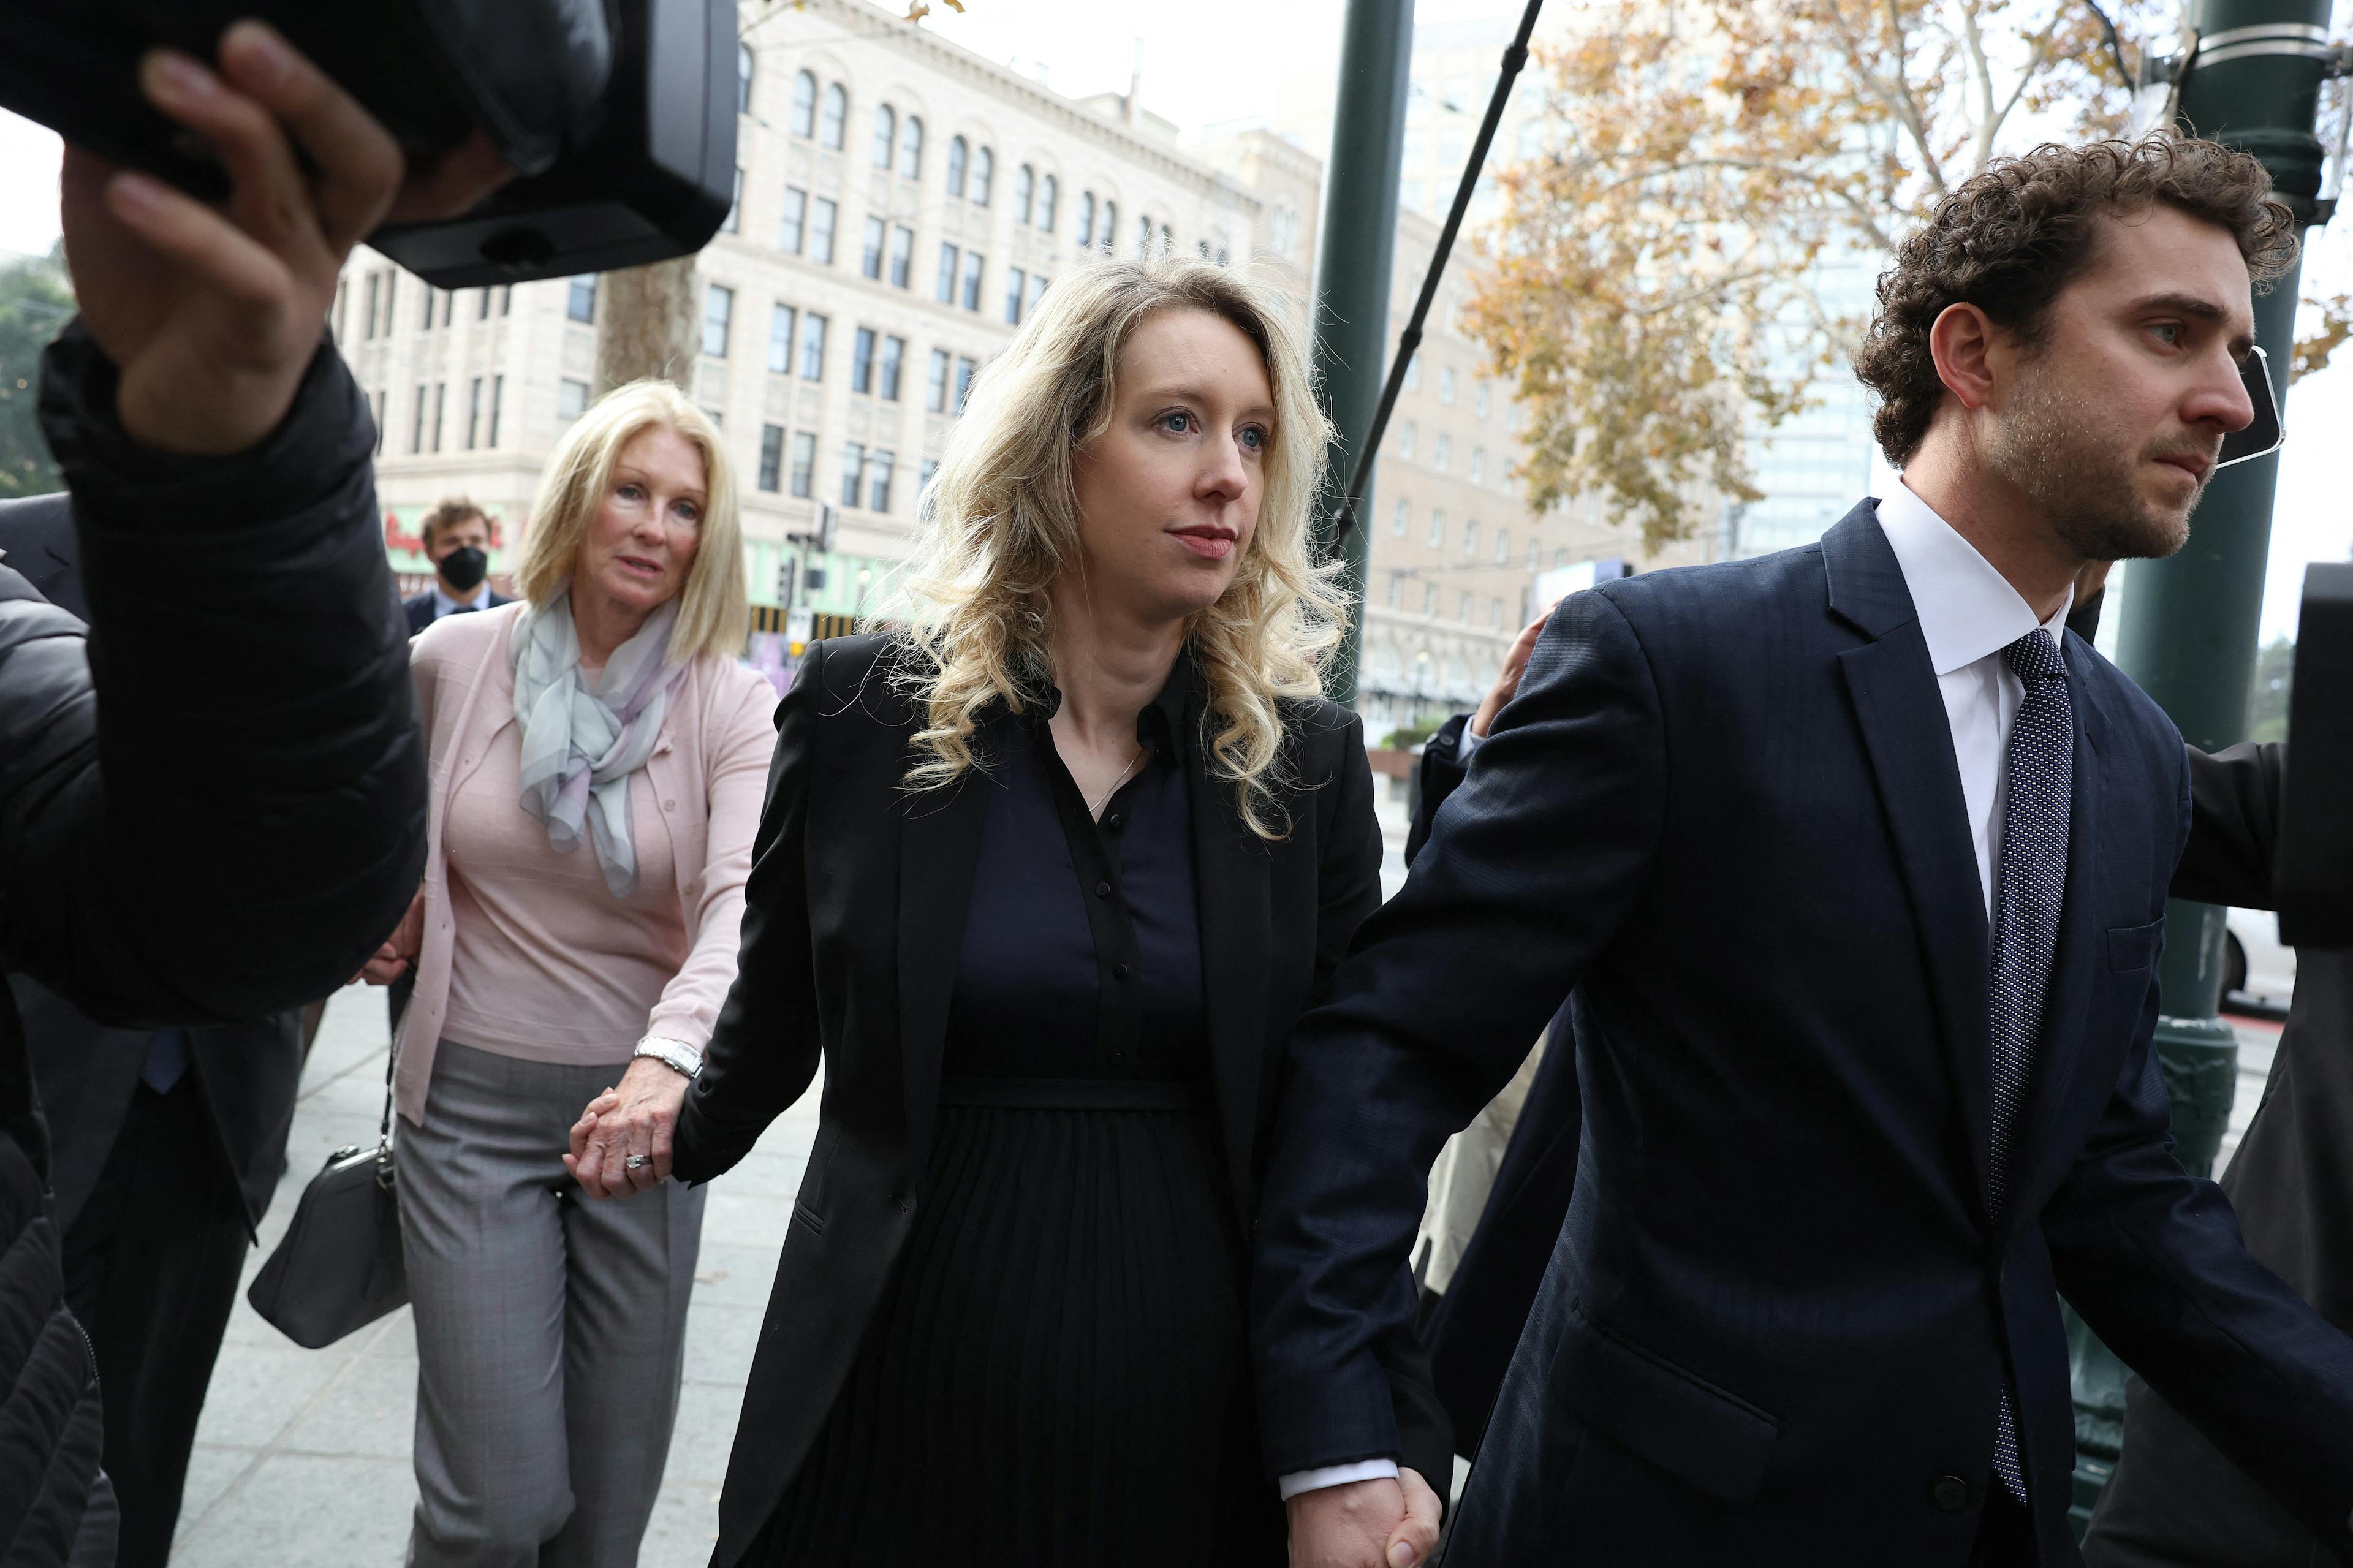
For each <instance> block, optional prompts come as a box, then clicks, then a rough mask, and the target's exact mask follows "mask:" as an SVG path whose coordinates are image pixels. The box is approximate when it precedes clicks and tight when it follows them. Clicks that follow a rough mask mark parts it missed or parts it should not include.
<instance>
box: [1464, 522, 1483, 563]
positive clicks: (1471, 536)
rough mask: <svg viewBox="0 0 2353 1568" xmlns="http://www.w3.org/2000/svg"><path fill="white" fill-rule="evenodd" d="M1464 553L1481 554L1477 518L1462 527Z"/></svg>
mask: <svg viewBox="0 0 2353 1568" xmlns="http://www.w3.org/2000/svg"><path fill="white" fill-rule="evenodd" d="M1462 553H1463V554H1465V555H1476V554H1478V553H1479V520H1478V519H1477V518H1475V517H1474V518H1472V520H1471V521H1469V522H1466V523H1464V524H1463V525H1462Z"/></svg>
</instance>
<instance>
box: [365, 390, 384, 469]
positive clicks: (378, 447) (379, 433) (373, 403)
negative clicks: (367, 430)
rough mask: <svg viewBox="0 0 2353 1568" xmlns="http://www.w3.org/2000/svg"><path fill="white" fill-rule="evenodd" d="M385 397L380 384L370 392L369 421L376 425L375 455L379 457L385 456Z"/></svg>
mask: <svg viewBox="0 0 2353 1568" xmlns="http://www.w3.org/2000/svg"><path fill="white" fill-rule="evenodd" d="M384 399H385V391H384V388H382V387H380V386H379V387H377V388H376V389H375V391H374V392H371V393H369V394H368V422H369V423H370V424H372V425H374V426H375V455H376V456H377V457H379V458H381V457H383V456H384Z"/></svg>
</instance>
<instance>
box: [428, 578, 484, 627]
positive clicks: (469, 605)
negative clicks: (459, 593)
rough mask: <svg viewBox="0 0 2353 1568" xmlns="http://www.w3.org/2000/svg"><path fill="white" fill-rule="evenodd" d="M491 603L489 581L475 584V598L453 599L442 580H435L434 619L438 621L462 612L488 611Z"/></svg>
mask: <svg viewBox="0 0 2353 1568" xmlns="http://www.w3.org/2000/svg"><path fill="white" fill-rule="evenodd" d="M490 603H491V584H490V583H489V581H488V579H485V580H484V581H482V582H480V583H477V584H474V596H473V597H472V598H470V599H453V598H451V597H450V596H449V590H448V589H447V588H444V587H443V586H442V585H441V579H440V578H438V577H436V578H434V579H433V618H434V619H435V620H437V621H438V620H439V619H440V618H441V617H442V616H454V615H456V614H457V613H458V612H459V611H460V610H484V609H488V608H490Z"/></svg>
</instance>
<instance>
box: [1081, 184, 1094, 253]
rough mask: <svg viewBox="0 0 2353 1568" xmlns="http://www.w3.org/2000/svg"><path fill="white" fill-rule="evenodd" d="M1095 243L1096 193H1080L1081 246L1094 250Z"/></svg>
mask: <svg viewBox="0 0 2353 1568" xmlns="http://www.w3.org/2000/svg"><path fill="white" fill-rule="evenodd" d="M1094 243H1095V194H1094V193H1093V192H1092V191H1081V192H1080V193H1079V248H1080V249H1081V250H1092V249H1093V248H1094Z"/></svg>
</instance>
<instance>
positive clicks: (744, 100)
mask: <svg viewBox="0 0 2353 1568" xmlns="http://www.w3.org/2000/svg"><path fill="white" fill-rule="evenodd" d="M735 112H736V113H738V114H749V113H751V112H752V46H751V45H749V44H738V45H736V46H735Z"/></svg>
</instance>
